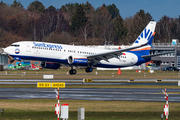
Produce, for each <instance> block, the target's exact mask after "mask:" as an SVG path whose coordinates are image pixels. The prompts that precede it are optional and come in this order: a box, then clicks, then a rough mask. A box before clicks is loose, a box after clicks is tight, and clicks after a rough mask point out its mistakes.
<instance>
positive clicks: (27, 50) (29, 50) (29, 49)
mask: <svg viewBox="0 0 180 120" xmlns="http://www.w3.org/2000/svg"><path fill="white" fill-rule="evenodd" d="M26 52H31V46H30V45H29V44H28V45H27V46H26Z"/></svg>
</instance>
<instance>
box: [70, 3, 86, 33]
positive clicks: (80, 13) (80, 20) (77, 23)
mask: <svg viewBox="0 0 180 120" xmlns="http://www.w3.org/2000/svg"><path fill="white" fill-rule="evenodd" d="M87 21H88V17H86V14H85V12H84V10H83V7H82V5H79V7H78V8H77V10H76V12H75V14H74V15H73V17H72V19H71V22H72V25H71V31H72V32H76V31H78V30H79V28H80V27H81V26H84V25H85V24H86V22H87Z"/></svg>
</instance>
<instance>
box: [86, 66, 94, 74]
mask: <svg viewBox="0 0 180 120" xmlns="http://www.w3.org/2000/svg"><path fill="white" fill-rule="evenodd" d="M85 71H86V72H87V73H89V72H92V71H93V68H91V67H87V68H86V69H85Z"/></svg>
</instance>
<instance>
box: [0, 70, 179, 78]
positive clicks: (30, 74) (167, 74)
mask: <svg viewBox="0 0 180 120" xmlns="http://www.w3.org/2000/svg"><path fill="white" fill-rule="evenodd" d="M68 70H69V69H58V70H48V69H42V70H14V71H7V75H6V74H5V73H6V72H5V71H0V74H1V75H0V79H43V74H54V79H83V78H92V79H180V73H179V72H176V71H174V72H173V71H155V72H154V73H149V72H148V71H146V70H145V71H142V72H141V73H138V72H136V70H122V71H121V73H122V74H121V75H117V71H115V70H106V71H98V70H94V71H93V72H92V73H86V72H85V71H84V69H77V74H76V75H67V73H68ZM23 72H26V75H25V76H22V73H23ZM96 72H97V73H98V74H97V75H96ZM12 74H13V75H12ZM113 74H114V76H113Z"/></svg>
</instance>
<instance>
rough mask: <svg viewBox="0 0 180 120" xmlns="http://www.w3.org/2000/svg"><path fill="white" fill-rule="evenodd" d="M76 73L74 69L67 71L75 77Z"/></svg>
mask: <svg viewBox="0 0 180 120" xmlns="http://www.w3.org/2000/svg"><path fill="white" fill-rule="evenodd" d="M76 73H77V71H76V70H75V69H71V70H69V74H70V75H75V74H76Z"/></svg>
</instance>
